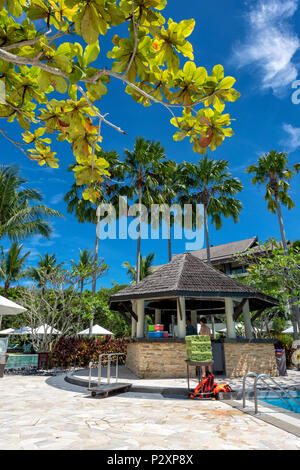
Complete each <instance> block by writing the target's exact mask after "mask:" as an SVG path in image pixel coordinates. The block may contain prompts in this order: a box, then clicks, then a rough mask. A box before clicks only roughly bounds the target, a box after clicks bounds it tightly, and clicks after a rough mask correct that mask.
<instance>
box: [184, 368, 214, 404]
mask: <svg viewBox="0 0 300 470" xmlns="http://www.w3.org/2000/svg"><path fill="white" fill-rule="evenodd" d="M214 381H215V376H214V375H213V374H210V375H209V376H208V377H206V378H204V379H202V390H201V381H200V382H199V384H198V385H197V387H196V388H195V390H194V393H191V394H190V398H206V397H209V396H211V395H213V393H214Z"/></svg>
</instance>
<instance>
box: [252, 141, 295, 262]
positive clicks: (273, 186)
mask: <svg viewBox="0 0 300 470" xmlns="http://www.w3.org/2000/svg"><path fill="white" fill-rule="evenodd" d="M299 171H300V163H297V164H295V165H292V167H291V168H288V154H287V153H285V152H277V151H276V150H271V151H270V152H269V153H266V154H264V155H262V156H261V157H260V158H259V159H258V164H257V165H250V166H249V167H248V168H247V173H253V174H254V177H253V178H252V180H251V182H252V183H253V184H258V185H264V186H265V187H266V193H265V200H266V201H267V207H268V209H269V211H270V212H272V213H273V214H276V213H277V216H278V221H279V226H280V233H281V239H282V244H283V248H284V251H285V254H286V255H287V254H288V245H287V240H286V236H285V229H284V224H283V219H282V213H281V204H282V205H283V206H286V207H287V208H288V209H289V210H290V209H292V208H293V207H295V204H294V202H293V201H292V198H291V197H290V195H289V194H288V191H289V189H290V183H289V182H290V181H291V179H292V178H293V176H294V175H295V173H298V172H299Z"/></svg>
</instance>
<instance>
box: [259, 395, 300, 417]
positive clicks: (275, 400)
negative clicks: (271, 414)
mask: <svg viewBox="0 0 300 470" xmlns="http://www.w3.org/2000/svg"><path fill="white" fill-rule="evenodd" d="M279 393H280V395H281V396H283V398H285V400H286V401H287V402H288V403H286V402H285V401H283V400H281V399H280V398H279V397H278V396H277V395H275V394H274V393H273V392H271V391H270V392H266V393H264V394H263V395H262V396H259V400H261V401H264V402H266V403H269V404H270V405H273V406H278V407H280V408H285V409H286V410H289V411H293V412H294V413H300V390H296V391H289V394H290V395H291V396H292V397H293V398H294V399H295V400H297V401H298V405H296V403H295V402H294V401H293V400H291V399H290V398H287V397H286V396H285V395H284V394H283V393H282V392H279Z"/></svg>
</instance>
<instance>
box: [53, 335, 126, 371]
mask: <svg viewBox="0 0 300 470" xmlns="http://www.w3.org/2000/svg"><path fill="white" fill-rule="evenodd" d="M131 341H132V340H131V339H130V338H116V339H111V338H109V339H104V340H101V339H99V338H87V337H79V336H62V337H61V338H60V339H59V341H58V343H57V344H56V346H55V349H54V350H53V351H52V354H51V366H52V367H65V368H68V367H88V365H89V363H90V362H91V361H92V362H98V358H99V355H100V354H104V353H125V355H124V356H120V358H119V363H120V364H125V360H126V352H127V344H128V343H130V342H131Z"/></svg>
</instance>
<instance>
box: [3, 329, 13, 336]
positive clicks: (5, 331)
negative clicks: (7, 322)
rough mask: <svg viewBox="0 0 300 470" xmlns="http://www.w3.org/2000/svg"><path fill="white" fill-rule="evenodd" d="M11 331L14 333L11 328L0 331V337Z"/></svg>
mask: <svg viewBox="0 0 300 470" xmlns="http://www.w3.org/2000/svg"><path fill="white" fill-rule="evenodd" d="M12 331H14V329H13V328H6V330H2V331H0V335H9V334H10V333H11V332H12Z"/></svg>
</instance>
